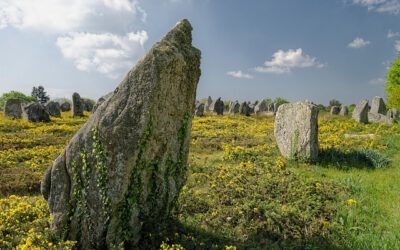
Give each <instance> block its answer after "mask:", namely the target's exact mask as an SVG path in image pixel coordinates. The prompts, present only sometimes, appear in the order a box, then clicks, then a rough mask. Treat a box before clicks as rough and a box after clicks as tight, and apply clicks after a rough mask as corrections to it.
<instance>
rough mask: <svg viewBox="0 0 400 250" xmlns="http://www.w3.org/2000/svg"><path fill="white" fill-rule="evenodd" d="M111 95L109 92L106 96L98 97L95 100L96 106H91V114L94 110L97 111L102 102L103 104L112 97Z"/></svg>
mask: <svg viewBox="0 0 400 250" xmlns="http://www.w3.org/2000/svg"><path fill="white" fill-rule="evenodd" d="M112 94H113V92H110V93H108V94H107V95H104V96H102V97H100V98H99V99H98V100H97V102H96V104H95V105H94V106H93V110H92V112H95V111H96V109H97V108H98V107H99V106H100V105H101V104H102V103H103V102H105V101H106V100H107V99H108V98H110V97H111V96H112Z"/></svg>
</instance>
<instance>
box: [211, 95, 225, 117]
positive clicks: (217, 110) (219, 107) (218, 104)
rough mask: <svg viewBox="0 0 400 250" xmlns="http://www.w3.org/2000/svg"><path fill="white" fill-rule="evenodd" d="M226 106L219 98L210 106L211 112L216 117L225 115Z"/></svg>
mask: <svg viewBox="0 0 400 250" xmlns="http://www.w3.org/2000/svg"><path fill="white" fill-rule="evenodd" d="M224 109H225V105H224V102H223V101H222V100H221V97H219V98H218V99H217V100H215V102H213V104H211V106H210V110H211V111H212V112H214V114H216V115H223V114H224Z"/></svg>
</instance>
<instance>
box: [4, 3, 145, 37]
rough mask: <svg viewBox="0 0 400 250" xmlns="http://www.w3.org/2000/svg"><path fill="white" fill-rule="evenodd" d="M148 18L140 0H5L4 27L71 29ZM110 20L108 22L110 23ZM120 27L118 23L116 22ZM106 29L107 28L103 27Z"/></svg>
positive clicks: (50, 29) (67, 30) (54, 30)
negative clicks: (140, 4) (138, 0)
mask: <svg viewBox="0 0 400 250" xmlns="http://www.w3.org/2000/svg"><path fill="white" fill-rule="evenodd" d="M139 15H140V16H141V19H142V20H144V19H145V18H146V13H145V12H144V11H143V9H141V8H140V6H139V4H138V2H137V0H133V1H130V0H1V1H0V28H5V27H8V26H12V27H15V28H18V29H28V28H29V29H35V30H40V31H51V32H56V33H57V32H71V31H78V30H79V29H82V28H84V29H85V30H87V29H88V28H91V29H93V28H95V27H96V25H100V26H105V24H107V25H108V26H110V24H109V23H113V22H115V23H118V24H120V22H121V20H122V19H124V22H126V21H129V20H131V21H132V20H134V19H135V18H136V17H137V16H139ZM106 22H107V23H106ZM115 26H117V25H115ZM103 28H104V27H103Z"/></svg>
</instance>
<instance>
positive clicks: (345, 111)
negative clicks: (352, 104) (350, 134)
mask: <svg viewBox="0 0 400 250" xmlns="http://www.w3.org/2000/svg"><path fill="white" fill-rule="evenodd" d="M339 114H340V115H343V116H345V115H348V114H349V108H348V107H347V106H341V107H340V113H339Z"/></svg>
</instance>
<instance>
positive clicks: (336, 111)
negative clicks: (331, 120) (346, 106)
mask: <svg viewBox="0 0 400 250" xmlns="http://www.w3.org/2000/svg"><path fill="white" fill-rule="evenodd" d="M339 113H340V107H339V106H332V107H331V115H338V114H339Z"/></svg>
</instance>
